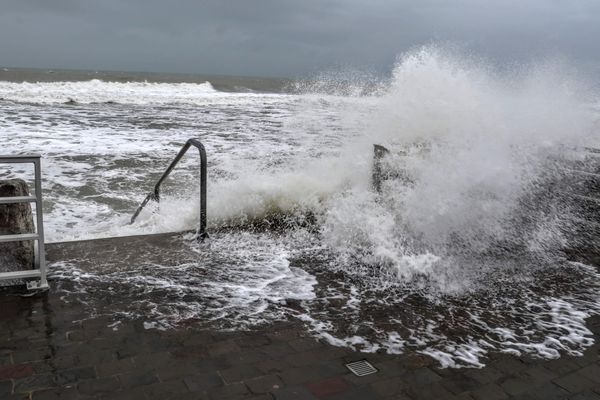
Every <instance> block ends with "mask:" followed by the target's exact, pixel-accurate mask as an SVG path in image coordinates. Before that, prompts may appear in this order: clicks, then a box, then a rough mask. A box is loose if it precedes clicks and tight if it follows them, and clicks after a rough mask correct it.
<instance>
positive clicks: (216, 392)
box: [208, 383, 250, 400]
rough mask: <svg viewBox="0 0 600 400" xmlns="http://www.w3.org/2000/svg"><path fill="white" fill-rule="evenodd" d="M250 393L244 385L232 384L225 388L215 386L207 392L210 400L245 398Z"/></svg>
mask: <svg viewBox="0 0 600 400" xmlns="http://www.w3.org/2000/svg"><path fill="white" fill-rule="evenodd" d="M249 393H250V391H249V389H248V387H247V386H246V385H245V384H244V383H232V384H230V385H225V386H217V387H214V388H211V389H209V390H208V397H209V398H211V399H215V400H217V399H224V398H229V397H234V396H246V395H248V394H249Z"/></svg>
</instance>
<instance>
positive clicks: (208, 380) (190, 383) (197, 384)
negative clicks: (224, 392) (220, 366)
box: [183, 371, 224, 392]
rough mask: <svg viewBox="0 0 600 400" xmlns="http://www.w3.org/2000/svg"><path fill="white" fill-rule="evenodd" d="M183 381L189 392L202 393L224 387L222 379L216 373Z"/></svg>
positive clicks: (197, 375) (194, 376) (191, 377)
mask: <svg viewBox="0 0 600 400" xmlns="http://www.w3.org/2000/svg"><path fill="white" fill-rule="evenodd" d="M183 381H184V382H185V384H186V386H187V387H188V389H189V391H190V392H202V391H205V390H208V389H210V388H213V387H217V386H223V385H224V382H223V379H222V378H221V376H219V374H218V373H217V372H216V371H213V372H205V373H201V374H196V375H193V376H189V377H187V378H185V379H184V380H183Z"/></svg>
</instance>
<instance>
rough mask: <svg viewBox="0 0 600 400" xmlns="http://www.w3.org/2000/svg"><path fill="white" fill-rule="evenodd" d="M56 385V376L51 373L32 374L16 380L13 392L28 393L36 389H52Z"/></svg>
mask: <svg viewBox="0 0 600 400" xmlns="http://www.w3.org/2000/svg"><path fill="white" fill-rule="evenodd" d="M53 387H56V383H55V382H54V377H53V376H52V375H51V374H39V375H31V376H28V377H27V378H22V379H18V380H15V383H14V388H13V392H14V393H26V392H33V391H35V390H41V389H50V388H53Z"/></svg>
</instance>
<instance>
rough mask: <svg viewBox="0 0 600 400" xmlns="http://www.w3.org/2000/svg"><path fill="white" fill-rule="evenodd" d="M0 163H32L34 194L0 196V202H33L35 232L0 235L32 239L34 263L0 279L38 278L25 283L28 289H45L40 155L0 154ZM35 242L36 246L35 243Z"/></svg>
mask: <svg viewBox="0 0 600 400" xmlns="http://www.w3.org/2000/svg"><path fill="white" fill-rule="evenodd" d="M0 163H1V164H33V165H34V171H35V196H14V197H0V204H14V203H35V214H36V230H37V232H36V233H22V234H16V235H0V243H1V242H22V241H29V240H33V241H34V253H33V254H34V264H35V268H34V269H31V270H26V271H11V272H2V273H0V280H6V279H23V278H40V280H39V282H36V281H31V282H28V283H27V288H28V289H46V288H48V280H47V278H46V275H47V271H46V252H45V248H44V218H43V211H42V169H41V156H40V155H39V154H30V155H16V156H0ZM35 244H37V246H36V245H35Z"/></svg>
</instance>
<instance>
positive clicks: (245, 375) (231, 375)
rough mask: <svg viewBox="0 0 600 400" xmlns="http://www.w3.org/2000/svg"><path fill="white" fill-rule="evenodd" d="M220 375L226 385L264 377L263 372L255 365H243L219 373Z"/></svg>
mask: <svg viewBox="0 0 600 400" xmlns="http://www.w3.org/2000/svg"><path fill="white" fill-rule="evenodd" d="M219 375H221V377H222V378H223V380H224V381H225V383H226V384H229V383H234V382H241V381H243V380H245V379H249V378H255V377H258V376H261V375H264V374H263V372H262V371H261V370H260V369H258V368H257V367H255V366H253V365H242V366H237V367H233V368H228V369H224V370H220V371H219Z"/></svg>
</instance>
